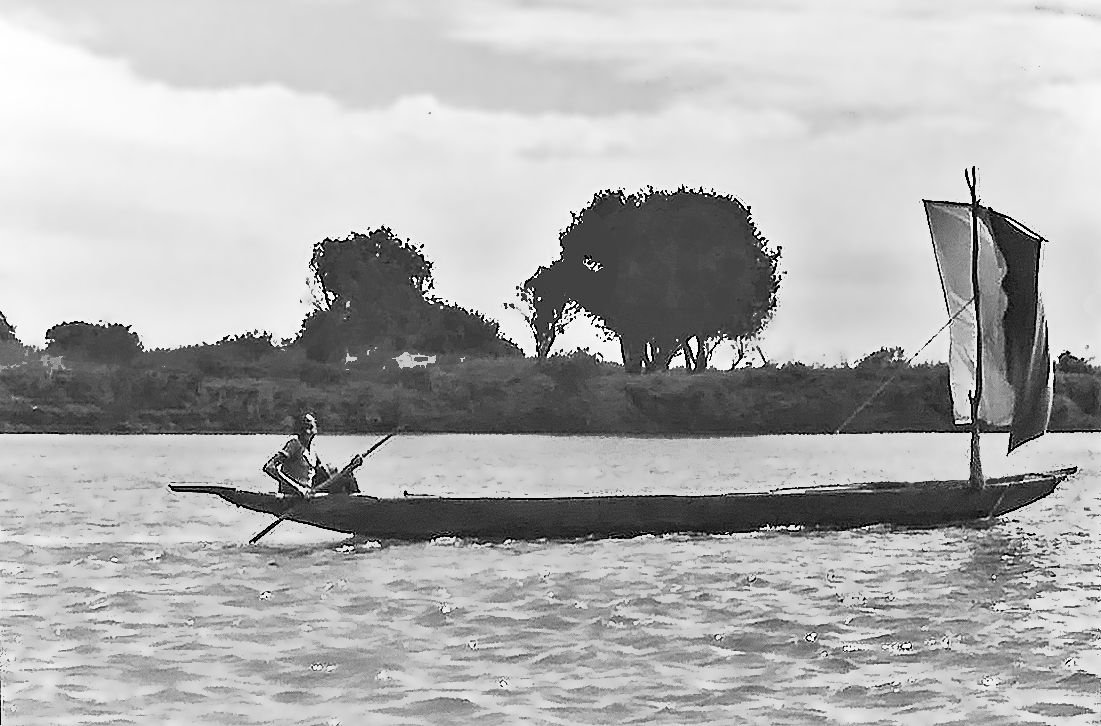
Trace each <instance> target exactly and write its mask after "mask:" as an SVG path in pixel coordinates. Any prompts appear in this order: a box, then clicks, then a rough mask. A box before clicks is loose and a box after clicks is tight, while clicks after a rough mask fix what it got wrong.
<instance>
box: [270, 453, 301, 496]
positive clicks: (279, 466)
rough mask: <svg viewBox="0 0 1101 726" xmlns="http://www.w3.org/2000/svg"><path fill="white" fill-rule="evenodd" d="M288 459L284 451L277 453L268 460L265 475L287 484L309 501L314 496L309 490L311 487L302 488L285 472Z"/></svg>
mask: <svg viewBox="0 0 1101 726" xmlns="http://www.w3.org/2000/svg"><path fill="white" fill-rule="evenodd" d="M286 459H287V452H285V451H283V450H279V451H277V452H275V453H274V454H273V455H272V457H271V458H270V459H268V461H267V463H266V464H264V473H265V474H267V475H268V476H270V477H271V478H272V479H274V480H275V481H277V482H279V483H281V484H286V485H287V486H289V487H290V488H291V489H293V490H294V491H296V492H298V493H299V494H300V495H301V496H303V497H305V498H306V499H309V498H310V497H311V496H312V495H313V492H312V491H311V490H310V489H309V487H304V486H302V485H301V484H299V483H298V482H296V481H295V480H294V479H291V478H290V477H289V476H287V474H286V472H284V471H283V462H284V461H286Z"/></svg>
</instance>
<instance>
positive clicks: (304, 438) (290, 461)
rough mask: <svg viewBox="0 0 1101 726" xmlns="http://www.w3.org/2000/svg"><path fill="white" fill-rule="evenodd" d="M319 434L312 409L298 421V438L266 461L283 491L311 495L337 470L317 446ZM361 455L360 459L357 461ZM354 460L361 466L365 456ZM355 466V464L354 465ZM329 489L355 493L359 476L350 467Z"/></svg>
mask: <svg viewBox="0 0 1101 726" xmlns="http://www.w3.org/2000/svg"><path fill="white" fill-rule="evenodd" d="M316 436H317V418H316V417H315V416H314V415H313V414H312V413H304V414H302V415H301V416H299V417H298V418H297V419H296V420H295V422H294V438H292V439H290V440H288V441H287V443H286V444H284V445H283V448H281V449H280V450H279V451H276V452H275V453H274V454H272V457H271V458H270V459H268V461H267V463H266V464H264V473H265V474H267V475H268V476H270V477H271V478H272V479H274V480H275V481H277V482H279V493H280V494H290V495H293V496H300V497H305V498H306V499H309V498H310V497H312V496H313V494H314V491H313V488H314V487H316V486H318V485H320V484H322V483H324V482H325V481H327V480H328V479H329V478H330V477H332V476H333V474H334V473H337V472H333V471H331V470H330V469H329V467H327V466H325V464H323V463H322V461H321V458H320V457H319V456H318V455H317V452H316V451H314V450H313V440H314V437H316ZM356 459H358V461H356ZM356 459H353V461H352V463H353V464H354V465H356V466H358V465H359V464H360V463H362V461H363V460H362V457H360V456H358V455H357V456H356ZM352 468H354V466H353V467H352ZM325 491H327V492H331V493H334V494H335V493H340V492H344V493H347V494H355V493H356V492H358V491H359V485H358V484H356V480H355V476H354V475H353V474H352V473H351V472H350V471H349V472H348V473H346V474H344V475H343V476H341V477H340V479H339V480H338V481H336V482H334V483H333V484H332V485H330V486H328V487H326V489H325Z"/></svg>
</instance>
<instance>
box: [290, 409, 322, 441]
mask: <svg viewBox="0 0 1101 726" xmlns="http://www.w3.org/2000/svg"><path fill="white" fill-rule="evenodd" d="M294 433H296V434H297V435H298V436H299V437H300V438H301V437H308V438H313V437H314V436H316V435H317V418H316V417H315V416H314V415H313V414H312V413H304V414H302V415H301V416H299V417H298V418H296V419H295V420H294Z"/></svg>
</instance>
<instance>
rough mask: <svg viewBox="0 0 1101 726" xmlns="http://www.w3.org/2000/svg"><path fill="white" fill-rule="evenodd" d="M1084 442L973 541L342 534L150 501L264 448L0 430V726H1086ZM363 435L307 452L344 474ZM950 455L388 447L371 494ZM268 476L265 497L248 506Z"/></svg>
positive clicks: (837, 473) (403, 441)
mask: <svg viewBox="0 0 1101 726" xmlns="http://www.w3.org/2000/svg"><path fill="white" fill-rule="evenodd" d="M1099 439H1101V437H1098V436H1097V435H1095V434H1055V435H1049V436H1047V437H1044V438H1043V439H1041V440H1039V441H1037V442H1034V443H1032V444H1029V445H1028V446H1026V447H1025V448H1024V450H1023V451H1021V452H1020V453H1015V454H1014V455H1013V457H1011V458H1009V459H1006V458H1005V456H1004V447H1005V437H1004V436H997V435H993V436H988V437H985V438H984V442H983V444H984V447H985V451H986V454H987V456H986V469H987V474H988V475H998V474H1004V473H1012V472H1017V471H1025V470H1040V469H1045V468H1055V467H1058V466H1063V465H1069V464H1077V465H1079V466H1081V467H1082V469H1083V471H1082V473H1081V474H1080V475H1079V476H1078V477H1077V478H1075V479H1072V480H1071V481H1069V482H1067V483H1065V484H1064V485H1062V486H1061V487H1060V488H1059V489H1058V490H1057V491H1056V493H1055V494H1054V495H1053V496H1051V497H1049V498H1047V499H1045V500H1042V501H1040V502H1037V503H1035V504H1033V505H1031V506H1029V507H1027V508H1025V509H1023V510H1020V511H1018V512H1015V513H1013V514H1011V515H1009V516H1008V517H1005V518H1003V519H1001V520H999V521H998V522H997V523H996V524H994V525H992V526H987V527H948V528H942V529H934V530H916V531H915V530H894V529H890V528H883V527H872V528H865V529H861V530H854V531H849V532H799V531H787V530H785V531H763V532H757V533H752V534H742V535H732V536H689V535H678V536H668V537H637V538H633V539H622V540H595V541H568V542H554V541H551V542H547V541H540V542H507V543H503V544H484V543H479V542H470V541H463V540H451V539H441V540H436V541H434V542H430V543H417V544H404V543H378V542H370V541H363V542H360V541H351V540H346V539H344V538H343V537H342V536H341V535H339V534H334V533H330V532H325V531H322V530H317V529H313V528H309V527H306V526H303V525H298V524H294V523H284V524H283V525H281V526H280V527H279V528H277V529H276V530H275V531H274V532H272V533H271V534H269V535H268V536H267V537H266V538H265V539H264V540H262V541H261V543H260V544H259V545H256V546H249V545H246V544H244V543H245V542H247V540H248V538H249V537H250V536H251V535H252V534H254V533H255V532H257V531H259V530H260V529H262V528H263V527H264V526H265V525H266V524H267V523H268V522H269V521H270V518H269V517H267V516H266V515H261V514H258V513H255V512H249V511H247V510H242V509H237V508H235V507H233V506H231V505H229V504H226V503H224V502H222V501H221V500H219V499H216V498H214V497H210V496H202V495H175V494H172V493H171V492H169V491H167V488H166V485H167V483H168V482H171V481H192V482H210V483H223V484H229V485H232V486H239V487H244V488H256V489H270V488H271V487H270V486H269V483H270V482H269V481H266V480H265V478H264V476H263V475H262V474H261V473H260V472H259V466H260V465H261V464H262V462H263V460H264V459H265V458H266V457H267V455H268V454H269V453H270V452H271V451H272V450H274V449H275V448H276V447H277V446H278V445H279V444H280V443H281V441H282V437H272V436H210V437H206V436H134V437H111V436H47V435H41V436H39V435H9V436H0V464H2V466H0V578H2V585H3V595H2V597H0V635H2V644H3V653H2V660H0V667H2V669H3V670H2V673H0V676H2V687H3V703H2V716H3V721H4V723H5V724H8V723H12V724H66V723H74V724H75V723H136V724H147V723H181V724H183V723H210V724H222V723H225V724H338V723H340V724H363V723H370V724H375V723H378V724H452V723H470V722H474V721H477V722H478V723H480V724H511V723H533V724H603V723H608V724H613V723H614V724H620V723H647V724H649V723H667V724H685V723H713V722H722V723H735V724H742V723H744V724H876V723H902V724H934V723H961V724H962V723H968V724H971V723H977V724H984V723H985V724H1017V723H1047V724H1093V723H1097V722H1098V721H1101V630H1099V627H1101V579H1099V578H1098V574H1097V573H1098V572H1099V566H1101V546H1099V544H1098V543H1099V536H1101V519H1099V518H1098V513H1099V512H1101V440H1099ZM370 443H372V439H370V438H359V437H325V436H322V437H321V438H319V440H318V445H319V448H320V450H321V452H322V454H323V455H327V458H328V459H330V460H331V461H333V462H335V463H338V464H339V463H343V462H344V461H346V460H347V459H348V458H349V457H350V456H351V455H352V454H353V453H355V452H356V451H360V450H364V449H366V448H367V447H368V446H369V445H370ZM966 456H967V439H966V437H965V436H959V435H952V434H891V435H869V436H840V437H826V436H776V437H751V438H704V439H652V438H610V437H549V436H457V435H439V436H436V435H433V436H403V437H399V438H397V439H394V440H393V441H391V442H390V443H388V444H387V445H386V446H385V447H383V448H382V449H380V450H379V451H378V452H377V453H376V454H375V455H374V456H372V458H371V460H370V461H369V462H368V464H367V465H365V467H364V469H363V475H362V476H361V477H360V481H361V485H362V486H363V488H364V489H365V490H367V491H370V492H371V493H375V494H378V495H380V496H390V495H400V493H401V491H403V490H409V491H414V492H420V493H430V494H459V495H497V494H507V495H512V496H540V495H551V494H580V493H590V494H597V493H663V492H698V493H706V492H718V491H733V490H750V489H767V488H773V487H776V486H791V485H801V484H812V483H832V482H838V481H856V480H884V479H902V480H918V479H927V478H960V477H962V476H964V475H965V474H964V472H965V469H966ZM272 486H273V485H272Z"/></svg>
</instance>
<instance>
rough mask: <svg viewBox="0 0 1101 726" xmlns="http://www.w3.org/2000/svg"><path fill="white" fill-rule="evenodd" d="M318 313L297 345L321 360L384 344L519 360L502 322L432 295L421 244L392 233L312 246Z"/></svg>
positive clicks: (306, 322)
mask: <svg viewBox="0 0 1101 726" xmlns="http://www.w3.org/2000/svg"><path fill="white" fill-rule="evenodd" d="M310 270H311V273H312V284H313V285H314V287H315V289H316V291H317V294H316V296H315V299H316V307H315V309H314V310H313V311H312V312H311V313H310V314H309V315H308V316H307V317H306V319H305V320H303V322H302V329H301V331H300V333H299V335H298V338H297V340H296V344H297V345H300V346H302V347H304V348H305V350H306V355H307V356H308V357H309V358H311V359H313V360H318V361H331V360H336V359H338V358H339V357H341V356H343V355H344V353H345V351H346V350H347V349H349V348H359V347H376V346H382V347H384V348H387V349H390V350H416V351H418V352H423V353H485V354H490V355H498V354H505V355H513V354H515V353H516V352H518V349H517V348H516V346H515V345H513V344H512V343H510V342H508V341H505V340H504V339H502V338H501V337H500V334H499V329H498V325H497V323H495V322H493V321H491V320H488V319H487V318H485V317H484V316H482V315H480V314H478V313H475V312H472V311H470V310H467V309H465V308H463V307H460V306H458V305H453V304H451V303H447V302H444V301H443V300H440V299H438V298H435V297H433V296H430V295H429V293H430V291H431V290H432V287H433V280H432V263H431V262H430V261H429V260H428V258H426V257H425V256H424V253H423V246H414V245H413V244H411V243H409V242H408V241H403V240H401V239H400V238H399V237H398V236H397V235H395V234H394V233H393V231H392V230H391V229H390V228H389V227H379V228H378V229H376V230H374V231H371V232H368V233H367V234H360V233H352V234H350V235H348V236H347V237H346V238H344V239H335V240H334V239H328V238H326V239H324V240H322V241H321V242H318V243H317V244H315V245H314V250H313V257H312V258H311V260H310Z"/></svg>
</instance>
